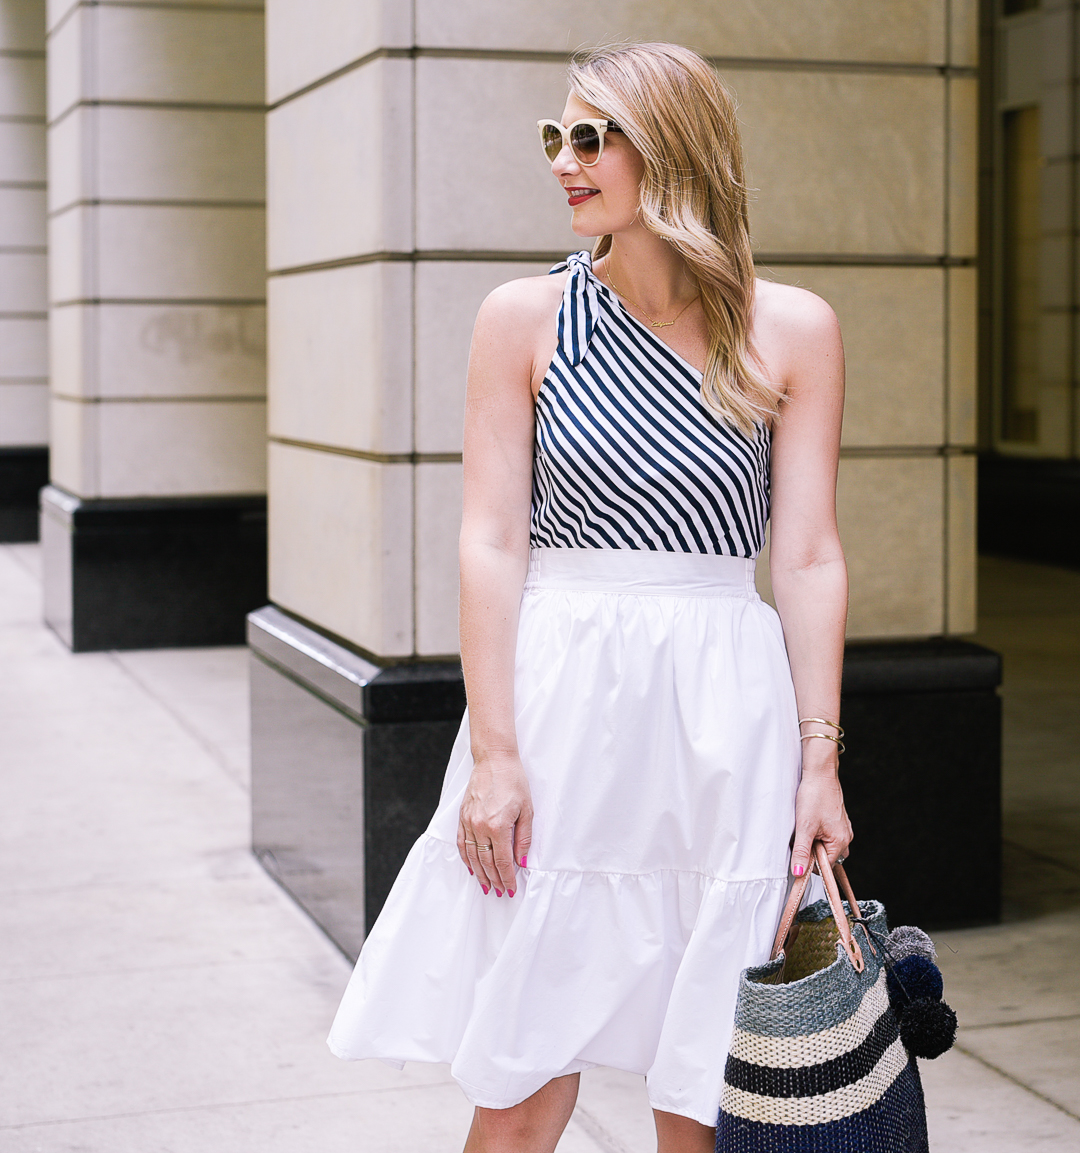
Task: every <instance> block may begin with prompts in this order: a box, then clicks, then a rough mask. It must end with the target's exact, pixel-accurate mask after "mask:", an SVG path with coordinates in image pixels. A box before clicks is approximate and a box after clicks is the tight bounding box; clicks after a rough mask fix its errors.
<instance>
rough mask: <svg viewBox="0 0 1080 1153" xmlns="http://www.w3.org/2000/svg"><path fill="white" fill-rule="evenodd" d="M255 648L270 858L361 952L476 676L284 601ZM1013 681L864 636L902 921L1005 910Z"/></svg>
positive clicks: (991, 666)
mask: <svg viewBox="0 0 1080 1153" xmlns="http://www.w3.org/2000/svg"><path fill="white" fill-rule="evenodd" d="M248 643H249V645H250V647H251V719H252V734H251V771H252V782H251V792H252V812H253V820H252V825H253V846H254V849H255V852H256V854H257V856H258V857H259V859H260V860H261V861H262V863H263V865H264V866H265V868H266V869H267V871H268V872H270V873H271V875H272V876H274V877H275V878H276V879H277V880H278V881H279V882H280V884H281V885H282V886H283V887H284V888H285V889H286V890H288V892H290V893H291V894H292V895H293V896H294V897H295V898H296V900H297V901H298V902H299V903H300V904H301V905H302V906H303V907H304V908H305V909H307V911H308V912H309V913H310V914H311V915H312V917H314V919H315V920H316V921H317V922H318V923H319V924H320V925H321V926H322V927H323V929H325V930H326V932H327V933H328V934H329V936H330V937H331V939H332V940H334V941H335V942H336V943H337V945H338V946H339V947H340V948H341V950H342V951H343V952H344V953H345V954H347V955H348V956H349V957H355V956H356V954H357V953H358V952H359V949H360V946H361V944H362V943H363V940H364V936H365V934H366V932H367V931H368V929H370V927H371V925H372V924H373V922H374V920H375V917H376V916H377V914H378V912H379V910H380V908H381V907H382V903H383V901H384V900H385V898H386V894H387V893H388V892H389V890H390V886H391V884H392V883H393V880H394V878H395V876H396V875H397V871H398V869H399V868H400V867H401V863H402V862H403V861H404V859H405V856H406V854H407V853H408V851H409V849H410V847H411V846H412V843H413V841H414V840H415V839H416V838H417V837H418V836H419V835H420V834H421V833H422V832H423V830H424V828H425V827H426V825H427V823H428V821H429V820H430V818H431V814H432V813H433V812H434V810H435V807H436V804H437V803H438V799H439V790H440V786H441V783H442V778H443V773H444V772H445V769H446V764H447V760H448V758H449V754H450V749H451V746H452V745H453V742H454V737H455V736H456V734H457V730H458V725H459V722H460V718H461V713H462V710H463V709H464V705H465V694H464V687H463V683H462V679H461V669H460V667H459V666H458V665H457V664H454V665H446V664H417V665H408V666H396V667H394V666H392V667H389V668H380V667H378V666H377V665H374V664H372V663H370V662H369V661H367V660H365V659H364V658H363V657H360V656H358V655H357V654H355V653H353V652H351V651H350V650H349V649H347V648H345V647H343V646H342V645H340V644H338V643H336V642H335V641H333V640H330V639H328V638H327V637H325V636H323V635H322V634H320V633H318V632H316V631H314V630H313V629H311V628H309V627H308V626H306V625H304V624H302V623H301V622H299V621H297V620H295V619H294V618H292V617H290V616H289V615H287V614H286V613H283V612H281V611H280V610H278V609H276V608H274V607H272V606H269V607H266V608H263V609H260V610H259V611H258V612H255V613H252V614H251V615H250V616H249V617H248ZM1000 677H1001V662H1000V658H999V657H998V656H997V655H996V654H995V653H992V652H990V651H989V650H987V649H983V648H980V647H979V646H978V645H973V644H966V643H964V642H960V641H927V642H913V643H899V644H874V645H851V646H849V649H848V656H847V662H846V667H845V672H844V702H843V712H842V717H843V722H844V726H845V728H846V729H847V734H848V735H847V747H848V752H847V753H846V754H845V756H844V758H843V760H842V762H841V765H842V768H841V776H842V780H843V784H844V791H845V794H846V797H847V804H848V810H849V812H850V814H851V818H852V822H853V824H854V826H855V832H856V839H855V842H854V844H853V847H852V855H851V860H850V862H849V873H850V876H851V878H852V883H853V884H854V886H855V892H856V894H857V895H861V896H863V897H867V898H871V897H872V898H876V899H878V900H881V901H884V903H885V906H886V909H887V910H888V913H889V918H890V921H891V922H892V923H893V924H904V923H909V924H912V923H913V924H918V925H921V926H923V927H931V928H933V927H944V926H946V925H964V924H979V923H986V922H990V921H994V920H996V919H997V918H998V916H999V911H1000V900H1001V897H1000V891H1001V863H1000V852H1001V800H1000V797H1001V711H1000V702H999V700H998V696H997V691H996V687H997V685H998V683H999V681H1000Z"/></svg>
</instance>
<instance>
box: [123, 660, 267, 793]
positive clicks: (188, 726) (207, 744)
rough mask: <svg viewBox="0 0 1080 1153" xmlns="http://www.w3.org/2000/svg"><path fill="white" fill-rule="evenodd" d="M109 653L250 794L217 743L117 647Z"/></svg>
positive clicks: (242, 789)
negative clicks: (165, 697)
mask: <svg viewBox="0 0 1080 1153" xmlns="http://www.w3.org/2000/svg"><path fill="white" fill-rule="evenodd" d="M107 655H108V657H109V659H110V660H111V661H112V662H113V663H114V664H115V665H116V666H117V667H118V668H119V669H120V670H121V671H122V672H123V673H124V674H125V675H126V676H128V677H129V678H130V679H131V680H132V681H133V682H134V683H135V684H136V685H138V687H139V688H140V689H142V691H143V692H144V693H145V694H146V695H147V696H148V697H149V698H150V699H151V700H152V701H155V702H156V703H157V704H159V705H160V706H161V707H162V708H163V709H164V710H165V711H166V712H167V713H168V714H169V716H171V717H172V718H173V720H174V721H176V723H177V724H178V725H179V726H180V727H181V728H182V729H183V730H184V732H186V733H187V734H188V736H190V737H191V738H192V739H193V740H194V741H195V743H196V744H197V745H198V746H199V747H200V748H201V749H202V750H203V752H205V753H208V754H209V756H210V757H211V759H212V760H213V762H214V764H216V765H217V767H218V768H219V769H220V770H221V771H222V772H223V773H224V774H225V776H226V777H228V779H229V780H230V781H231V782H232V783H233V784H234V785H235V786H236V787H237V788H238V789H239V790H240V791H241V792H242V793H243V794H244V795H245V796H247V795H249V790H248V789H246V788H244V786H243V784H242V783H241V782H240V781H239V780H238V779H237V778H236V777H235V776H234V775H233V772H232V770H231V769H230V768H229V765H228V763H227V761H226V760H225V758H224V757H223V756H222V755H221V753H220V752H219V751H218V748H217V746H216V745H214V744H213V743H212V742H211V741H209V740H207V738H206V737H204V736H203V734H202V733H200V732H199V730H198V729H197V728H195V726H194V725H193V724H192V723H191V722H190V721H189V720H188V719H187V717H185V716H184V715H183V713H181V712H179V711H178V710H177V709H175V708H173V706H172V705H171V704H170V703H169V702H168V701H167V700H165V699H164V698H163V697H161V696H159V695H158V694H157V693H156V692H155V691H154V690H153V689H152V688H151V687H150V686H149V685H148V684H147V683H146V682H145V681H144V680H143V679H142V678H141V677H140V676H138V675H137V674H136V673H135V672H134V671H133V670H132V669H130V668H128V666H127V665H126V664H125V663H124V661H123V659H122V658H121V656H120V654H119V652H117V651H116V650H115V649H110V650H109V652H108V654H107Z"/></svg>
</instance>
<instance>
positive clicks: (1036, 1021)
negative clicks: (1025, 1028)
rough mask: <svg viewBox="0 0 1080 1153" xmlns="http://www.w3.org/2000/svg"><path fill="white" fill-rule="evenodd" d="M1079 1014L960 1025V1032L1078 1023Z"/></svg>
mask: <svg viewBox="0 0 1080 1153" xmlns="http://www.w3.org/2000/svg"><path fill="white" fill-rule="evenodd" d="M1078 1020H1080V1013H1062V1014H1061V1015H1060V1016H1057V1017H1027V1018H1025V1019H1024V1020H1023V1021H986V1022H984V1023H983V1024H982V1025H961V1026H960V1031H961V1032H965V1031H967V1032H970V1031H971V1030H973V1029H1010V1028H1012V1026H1013V1025H1046V1024H1049V1023H1050V1022H1051V1021H1078Z"/></svg>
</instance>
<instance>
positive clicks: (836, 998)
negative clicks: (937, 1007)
mask: <svg viewBox="0 0 1080 1153" xmlns="http://www.w3.org/2000/svg"><path fill="white" fill-rule="evenodd" d="M831 879H832V878H831V876H830V878H829V880H831ZM826 887H827V889H828V888H829V886H828V884H827V885H826ZM832 887H833V888H835V885H833V886H832ZM836 897H837V901H836V903H837V905H839V906H840V907H841V908H842V910H843V912H842V914H841V915H842V916H843V918H844V927H845V929H847V927H848V924H849V922H848V915H849V914H851V907H850V905H849V904H848V902H843V903H842V905H841V903H840V902H839V899H838V898H839V894H838V893H837V894H836ZM836 912H837V910H835V909H833V910H831V909H830V903H829V902H828V901H818V902H817V903H816V904H814V905H811V906H809V907H808V908H806V909H804V910H803V911H802V912H801V913H800V914H799V916H798V922H801V923H807V922H814V921H822V920H824V919H825V918H827V917H829V916H830V915H833V916H835V914H836ZM861 912H862V916H863V917H864V918H865V919H866V921H867V923H868V925H869V927H870V929H871V930H872V931H873V933H875V934H878V935H880V936H882V937H883V936H884V935H885V934H886V933H887V932H888V928H887V925H886V920H885V910H884V908H883V907H882V906H881V904H880V903H879V902H877V901H865V902H863V903H862V905H861ZM854 915H855V916H858V915H859V909H858V907H856V909H855V912H854ZM849 936H850V937H851V939H853V940H856V938H858V937H861V942H859V941H857V942H856V943H857V944H859V945H861V949H857V950H856V952H858V953H861V955H860V957H859V961H860V964H861V969H860V968H856V966H855V965H854V964H853V963H852V958H851V956H849V953H848V951H847V950H846V949H845V946H844V944H843V943H838V944H837V946H836V960H835V961H834V962H833V963H832V964H830V965H828V966H827V967H825V968H823V969H820V970H818V971H817V972H815V973H811V974H810V975H809V976H806V977H803V978H802V979H801V980H797V981H791V982H789V983H777V981H778V979H779V980H780V981H782V980H783V973H782V970H783V966H784V959H785V958H784V955H783V954H782V953H781V954H780V956H778V957H776V959H775V960H773V961H770V962H769V963H768V964H767V965H762V966H760V967H758V968H752V969H747V970H745V971H744V973H743V975H742V980H741V984H740V989H739V998H738V1005H737V1008H736V1014H735V1029H734V1033H733V1036H732V1042H731V1049H730V1052H729V1055H728V1060H727V1063H726V1066H725V1071H724V1087H723V1095H722V1098H721V1103H720V1116H719V1119H718V1123H717V1133H716V1149H717V1153H928V1145H927V1136H926V1107H925V1103H924V1100H923V1092H922V1084H921V1082H920V1080H919V1072H918V1068H917V1066H916V1063H915V1058H914V1057H911V1056H909V1054H908V1052H907V1050H906V1049H905V1048H904V1046H903V1044H902V1043H901V1041H900V1034H899V1029H898V1027H897V1022H896V1018H895V1016H894V1014H893V1011H892V1009H891V1008H890V1006H889V997H888V992H887V990H886V984H885V969H884V966H883V964H882V957H881V952H880V949H878V950H874V949H873V948H871V947H870V939H869V938H868V936H867V934H866V933H865V931H864V929H863V926H861V925H856V926H854V929H853V930H851V931H850V933H849Z"/></svg>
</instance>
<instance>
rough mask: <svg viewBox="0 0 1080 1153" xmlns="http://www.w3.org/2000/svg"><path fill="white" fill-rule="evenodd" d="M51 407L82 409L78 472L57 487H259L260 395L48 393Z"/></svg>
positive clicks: (107, 491) (103, 490) (262, 458)
mask: <svg viewBox="0 0 1080 1153" xmlns="http://www.w3.org/2000/svg"><path fill="white" fill-rule="evenodd" d="M53 405H54V410H56V409H58V408H60V407H61V406H66V405H71V406H73V407H77V408H79V409H82V410H84V411H83V412H82V413H81V414H80V417H81V420H82V422H83V428H82V435H83V446H82V475H81V476H80V477H78V478H77V485H78V486H77V487H72V486H69V485H64V487H72V491H74V492H76V493H77V494H78V495H79V496H82V497H155V496H172V495H173V494H175V493H180V492H182V493H189V494H192V495H205V496H214V495H226V494H232V493H259V492H265V490H266V450H265V440H266V407H265V404H264V402H263V401H262V400H261V399H259V400H250V401H249V400H244V401H228V402H198V401H178V402H170V401H161V402H147V401H143V402H139V401H127V402H125V401H111V402H106V403H93V402H90V403H87V402H77V401H74V402H73V401H68V400H66V399H64V398H59V397H55V396H54V398H53ZM75 419H79V417H76V418H75ZM54 475H57V474H54ZM60 483H61V484H63V482H62V481H61V482H60Z"/></svg>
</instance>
